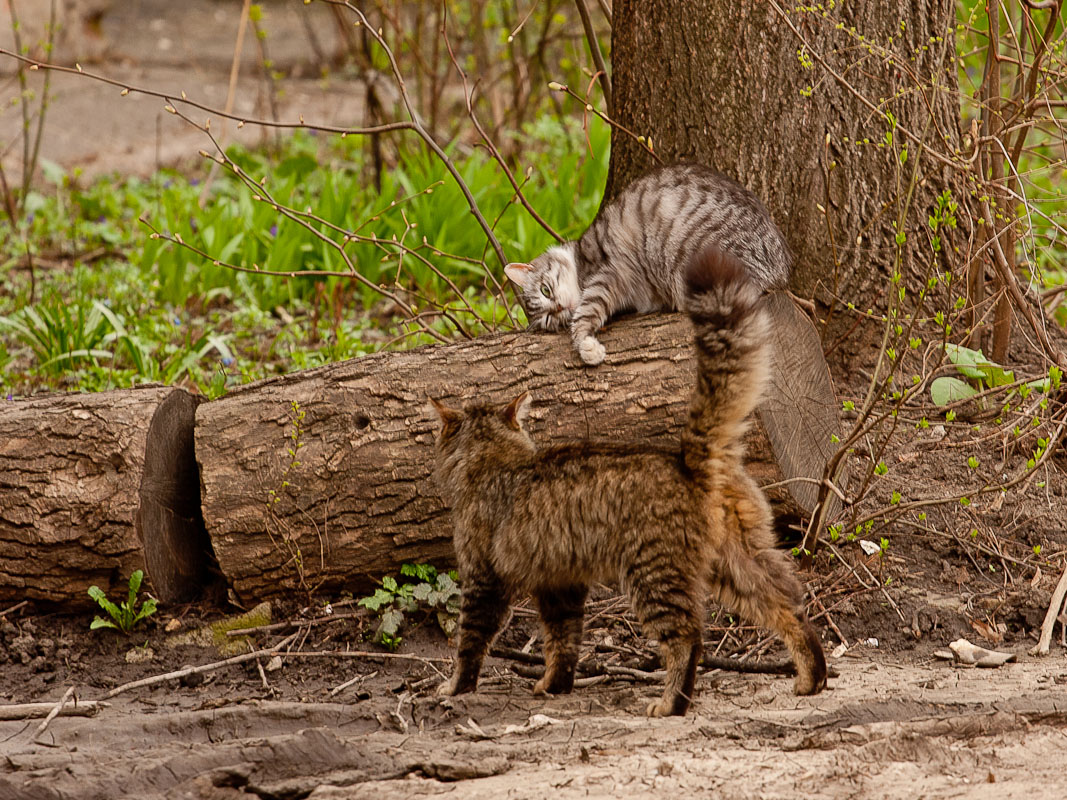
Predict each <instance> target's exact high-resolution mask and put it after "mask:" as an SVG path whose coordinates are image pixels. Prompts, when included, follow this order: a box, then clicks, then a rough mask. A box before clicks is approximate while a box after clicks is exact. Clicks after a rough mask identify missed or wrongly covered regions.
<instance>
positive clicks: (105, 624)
mask: <svg viewBox="0 0 1067 800" xmlns="http://www.w3.org/2000/svg"><path fill="white" fill-rule="evenodd" d="M98 628H114V629H115V630H120V628H119V626H118V625H116V624H115V623H114V622H112V621H111V620H109V619H103V618H101V617H93V621H92V622H90V623H89V630H91V631H95V630H97V629H98Z"/></svg>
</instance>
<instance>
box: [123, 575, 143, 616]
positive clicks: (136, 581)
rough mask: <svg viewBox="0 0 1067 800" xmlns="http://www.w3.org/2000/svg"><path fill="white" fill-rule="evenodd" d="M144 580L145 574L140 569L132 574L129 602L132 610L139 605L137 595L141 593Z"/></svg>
mask: <svg viewBox="0 0 1067 800" xmlns="http://www.w3.org/2000/svg"><path fill="white" fill-rule="evenodd" d="M142 580H144V572H142V571H141V570H139V569H135V570H134V571H133V572H131V573H130V595H129V599H128V600H127V602H128V603H129V605H130V608H131V609H132V608H133V607H134V606H135V605H137V593H138V592H139V591H141V581H142Z"/></svg>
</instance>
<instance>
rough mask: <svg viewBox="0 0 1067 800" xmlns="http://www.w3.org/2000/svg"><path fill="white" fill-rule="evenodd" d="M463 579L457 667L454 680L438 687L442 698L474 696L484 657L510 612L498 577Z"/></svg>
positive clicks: (505, 594) (505, 593)
mask: <svg viewBox="0 0 1067 800" xmlns="http://www.w3.org/2000/svg"><path fill="white" fill-rule="evenodd" d="M464 578H465V582H466V584H467V585H465V586H464V587H463V599H462V602H461V605H460V612H459V650H458V652H457V653H456V666H455V670H454V672H453V673H452V678H451V680H448V681H446V682H444V683H442V684H441V685H440V686H438V687H437V694H438V695H441V696H443V697H452V696H453V695H457V694H464V693H466V692H473V691H474V690H475V688H476V687H477V686H478V673H479V672H481V669H482V661H483V660H484V659H485V653H486V651H487V650H488V649H489V643H490V642H492V641H493V637H494V636H496V633H497V631H498V630H500V623H501V622H502V621H503V619H504V613H505V612H506V611H507V608H508V597H507V592H505V590H504V587H503V585H502V584H501V583H500V581H499V580H497V579H496V578H495V576H491V577H489V578H485V577H482V578H479V577H472V576H470V575H465V576H464Z"/></svg>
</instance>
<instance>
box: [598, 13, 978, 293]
mask: <svg viewBox="0 0 1067 800" xmlns="http://www.w3.org/2000/svg"><path fill="white" fill-rule="evenodd" d="M776 7H778V8H783V9H785V8H788V12H785V13H784V15H783V14H780V13H779V12H778V10H777V8H776ZM795 8H797V6H796V5H795V4H793V3H789V4H783V3H776V2H770V1H769V0H640V2H638V0H617V2H616V3H615V5H614V13H613V15H612V82H613V86H614V89H613V91H614V98H613V99H614V117H615V119H616V120H617V121H618V122H619V123H620V124H621V125H623V126H625V127H626V128H628V129H629V130H630V131H633V132H634V133H635V134H640V135H644V136H646V137H651V139H652V141H653V147H654V149H655V152H656V153H657V154H658V155H659V156H660V157H661V158H662V159H664V160H665V161H676V160H693V161H700V162H703V163H705V164H708V165H710V166H712V167H714V168H716V169H718V170H720V171H721V172H723V173H725V174H727V175H729V176H731V177H733V178H735V179H736V180H738V181H739V182H740V183H742V184H743V185H745V186H747V187H748V188H749V189H751V190H752V191H753V192H755V194H756V195H757V196H759V197H760V199H761V200H763V202H764V203H765V204H766V205H767V207H768V209H769V210H770V212H771V214H772V216H773V217H774V218H775V220H776V221H777V222H778V224H779V225H780V226H781V227H782V229H783V231H784V232H785V234H786V238H787V239H788V241H789V244H790V246H791V248H792V250H793V254H794V256H795V269H794V275H793V281H792V285H793V287H794V289H796V290H797V291H799V292H800V293H802V294H804V295H805V296H813V295H815V296H817V297H819V298H820V299H821V300H822V301H829V300H831V297H836V298H837V299H838V300H842V301H845V302H847V301H853V302H855V303H856V304H857V305H858V306H861V307H864V308H865V307H868V306H880V305H884V300H885V295H886V294H887V292H888V291H889V284H888V282H887V278H888V275H889V272H890V268H891V265H892V263H893V261H894V255H895V251H896V244H895V237H896V234H897V231H896V230H895V229H894V227H893V223H894V221H895V220H896V218H897V216H898V213H899V210H900V206H901V205H902V204H903V203H904V198H905V196H906V194H907V188H908V180H909V178H910V174H911V169H912V166H913V165H914V163H915V161H914V158H915V157H917V156H918V155H919V148H918V147H917V146H916V145H915V143H914V142H908V141H907V137H906V135H905V134H904V133H903V130H902V129H897V130H896V131H894V144H893V145H890V146H879V143H880V142H884V136H885V134H886V132H887V130H889V129H890V124H889V123H888V122H887V121H886V120H885V119H884V118H883V117H882V115H881V114H880V113H879V112H876V111H874V110H872V108H871V107H870V106H869V105H867V104H866V103H864V102H863V101H862V100H860V99H859V97H857V94H858V95H861V96H862V97H863V98H866V99H867V100H868V101H870V102H871V103H873V104H875V105H878V106H879V108H880V109H881V110H882V111H888V112H891V113H892V114H893V115H895V117H896V119H897V121H898V123H899V125H900V126H901V128H906V129H907V130H908V131H910V132H912V133H914V134H916V135H918V136H924V137H925V138H926V140H927V146H926V153H924V154H923V169H924V171H923V174H922V176H921V177H922V178H923V183H922V185H920V186H919V187H918V189H917V191H916V193H915V197H914V199H913V200H912V205H911V208H910V210H909V213H908V215H907V219H906V223H905V230H906V233H907V234H908V242H909V246H910V245H911V243H912V242H918V241H919V240H920V239H923V240H924V241H925V239H924V236H925V232H926V221H927V216H928V214H929V213H930V210H931V208H932V203H933V198H934V197H936V196H937V195H938V194H940V193H941V191H943V190H944V189H945V188H946V187H952V188H953V190H954V194H955V198H956V199H957V200H958V201H960V202H961V203H963V202H964V201H965V200H966V198H965V197H964V193H963V192H961V191H959V186H958V185H957V184H956V183H954V182H953V181H955V180H958V176H956V175H955V174H954V173H953V171H952V170H950V169H946V168H945V167H944V166H942V164H941V163H940V162H938V161H937V160H935V159H934V158H933V157H932V156H931V155H930V153H931V151H934V150H936V151H937V152H939V153H943V154H949V156H950V157H951V156H953V155H954V154H958V153H959V148H960V138H961V137H960V121H959V120H960V118H959V104H958V99H957V98H958V95H957V93H956V92H957V90H958V81H957V77H956V66H955V62H954V57H955V46H954V41H953V36H952V30H953V27H954V25H955V22H956V17H955V13H956V3H955V2H954V1H953V0H914V1H913V2H911V3H907V4H904V3H873V2H870V3H839V4H838V6H837V8H836V9H834V10H832V11H830V12H829V16H828V18H825V19H824V18H823V17H822V15H821V12H820V11H807V12H796V11H794V9H795ZM812 8H818V9H822V6H817V7H812ZM837 22H840V23H841V26H840V27H838V25H837ZM790 23H791V24H792V25H793V26H795V27H796V29H797V31H798V33H799V36H798V33H797V32H794V31H793V30H792V29H791V28H790ZM850 31H851V33H850ZM800 37H803V40H804V41H802V40H801V38H800ZM805 42H806V43H807V46H806V45H805ZM880 47H885V48H887V51H891V52H892V54H893V55H892V61H889V59H888V56H887V55H886V54H885V53H886V51H883V50H880V49H879V48H880ZM820 58H821V59H824V60H825V62H826V64H825V65H824V64H823V63H820V61H819V60H818V59H820ZM806 65H809V66H806ZM828 67H829V68H832V69H833V70H834V71H836V73H837V74H838V75H840V76H842V77H843V78H844V79H845V81H847V85H846V84H845V83H843V82H842V81H839V80H838V79H837V78H835V77H834V76H833V75H832V74H831V72H830V69H829V68H828ZM931 86H933V87H936V88H931ZM809 88H810V90H811V91H810V96H807V97H806V96H804V95H805V94H808V90H809ZM898 92H899V93H900V94H899V96H898ZM886 98H888V99H886ZM865 140H866V142H867V143H865ZM905 142H907V144H908V148H909V151H910V156H911V157H912V160H910V161H905V162H904V163H903V164H902V163H901V160H900V156H899V152H898V151H899V148H900V145H901V144H903V143H905ZM653 164H654V162H653V159H652V157H651V156H650V155H649V154H648V151H647V149H646V148H645V147H644V146H643V145H641V144H638V143H637V142H635V141H634V140H633V139H632V138H631V137H630V136H629V135H627V134H625V133H621V132H620V131H618V130H617V129H613V132H612V141H611V168H610V175H609V178H608V186H607V192H606V194H605V199H610V198H611V197H613V196H614V195H615V194H617V193H618V192H619V191H621V190H622V188H624V187H625V186H626V185H627V184H628V183H629V182H630V181H632V180H633V179H634V178H635V177H637V176H638V175H640V174H641V173H642V172H644V171H645V170H647V169H648V168H649V167H651V166H653ZM820 206H821V207H822V208H823V209H825V210H826V212H825V216H824V212H823V211H822V210H821V209H820ZM951 251H952V248H950V247H945V248H944V249H943V250H942V253H943V254H945V255H946V256H950V254H951ZM909 260H910V259H909ZM925 261H929V258H927V259H925ZM907 265H908V262H907V261H906V262H905V266H907ZM923 282H925V278H924V279H923ZM911 285H914V284H911ZM920 285H921V284H920ZM817 288H821V291H816V290H817Z"/></svg>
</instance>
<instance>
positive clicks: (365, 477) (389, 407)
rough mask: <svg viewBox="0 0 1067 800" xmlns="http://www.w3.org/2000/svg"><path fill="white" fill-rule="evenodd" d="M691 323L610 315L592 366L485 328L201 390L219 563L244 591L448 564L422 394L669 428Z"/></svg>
mask: <svg viewBox="0 0 1067 800" xmlns="http://www.w3.org/2000/svg"><path fill="white" fill-rule="evenodd" d="M691 336H692V329H691V326H690V324H689V322H688V320H686V319H685V318H684V317H682V316H681V315H655V316H646V317H640V318H634V319H628V320H620V321H619V322H617V323H613V324H612V325H610V326H609V327H608V329H607V331H606V333H605V334H604V335H603V338H602V340H603V342H604V344H605V346H606V347H607V350H608V358H607V361H606V363H605V364H604V366H602V367H599V368H597V369H589V368H588V367H584V366H581V365H580V363H579V361H578V358H577V356H576V354H575V353H574V352H573V349H572V347H571V343H570V339H569V338H568V337H566V336H562V335H537V334H533V333H529V332H524V333H518V334H504V335H497V336H486V337H482V338H479V339H478V340H477V341H472V342H463V343H459V344H453V345H445V346H437V347H428V348H420V349H418V350H412V351H407V352H400V353H378V354H375V355H371V356H366V357H364V358H360V359H357V360H353V361H348V362H345V363H342V364H335V365H329V366H324V367H320V368H318V369H314V370H310V371H307V372H301V373H298V374H293V375H289V376H286V377H283V378H278V379H273V380H269V381H266V382H262V383H258V384H251V385H249V386H247V387H243V388H241V389H237V390H236V391H234V392H232V393H231V394H229V395H227V396H225V397H223V398H221V399H219V400H216V401H214V402H211V403H205V404H203V405H201V406H200V407H199V408H198V409H197V412H196V456H197V460H198V461H199V463H200V474H201V481H202V486H203V501H202V502H203V509H204V519H205V521H206V524H207V527H208V530H209V532H210V534H211V540H212V543H213V545H214V549H215V554H216V556H217V558H218V562H219V568H220V569H221V571H222V572H223V573H224V574H225V575H226V577H227V579H228V580H229V582H230V585H231V587H232V589H233V591H234V592H235V593H236V595H237V597H238V599H239V600H240V601H241V602H242V603H245V604H248V603H252V602H254V601H258V600H260V599H263V598H269V597H275V596H279V595H293V594H305V593H306V594H307V595H310V594H311V593H312V592H320V593H324V594H333V595H336V593H337V592H339V591H343V590H349V591H352V592H362V591H366V590H367V589H368V588H369V587H370V586H371V585H372V584H374V583H376V582H377V581H378V580H380V579H381V577H382V575H384V574H389V573H395V572H396V571H397V570H398V569H399V567H400V565H401V564H403V563H405V562H433V563H435V564H436V565H438V566H444V565H448V564H451V563H453V562H454V556H453V552H452V544H451V537H452V531H451V524H450V521H449V518H448V515H447V513H446V510H445V508H444V507H443V506H442V504H441V501H440V500H439V499H438V494H437V488H436V486H435V485H434V482H433V479H432V469H433V463H434V449H433V431H434V424H433V421H432V417H431V415H430V414H429V413H428V412H427V410H426V405H427V398H428V397H431V396H432V397H434V398H435V399H438V400H443V401H446V402H449V403H459V402H464V401H468V400H483V401H484V400H493V401H502V400H508V399H512V398H513V397H514V396H516V395H517V394H518V393H519V392H521V391H523V390H529V391H530V393H531V395H532V397H533V409H532V411H531V414H530V422H529V427H530V431H531V434H532V435H533V437H534V439H535V440H536V441H538V442H539V443H541V444H547V443H550V442H556V441H560V440H565V439H573V438H578V437H599V438H609V439H616V440H620V439H621V440H627V441H634V442H648V443H652V442H656V443H659V444H662V443H664V442H669V441H676V440H677V437H678V435H679V432H680V429H681V425H682V424H683V423H684V420H685V418H686V408H687V401H688V398H689V394H690V392H691V391H692V388H693V384H694V374H693V367H692V365H691V360H692V346H691V343H690V339H691ZM749 442H750V445H749V446H750V451H752V452H750V457H751V460H750V463H751V471H752V473H753V474H754V475H755V476H756V478H757V480H760V481H761V482H764V483H765V482H768V481H771V480H778V479H780V473H779V472H778V471H777V468H776V466H775V464H774V461H773V458H772V457H771V456H770V454H769V451H768V450H767V448H766V445H765V444H764V443H763V442H762V440H761V439H760V438H759V437H758V436H753V435H750V436H749ZM776 496H777V497H778V498H780V499H784V497H785V493H784V492H779V493H778V494H777V495H776Z"/></svg>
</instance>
